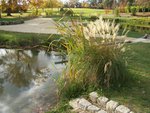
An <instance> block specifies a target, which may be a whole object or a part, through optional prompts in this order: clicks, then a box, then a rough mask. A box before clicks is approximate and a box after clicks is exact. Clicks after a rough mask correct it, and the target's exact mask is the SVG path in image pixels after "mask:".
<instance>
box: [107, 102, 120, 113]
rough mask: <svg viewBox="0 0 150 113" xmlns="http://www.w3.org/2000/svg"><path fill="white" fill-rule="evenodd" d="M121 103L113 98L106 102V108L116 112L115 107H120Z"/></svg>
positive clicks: (111, 112) (110, 111)
mask: <svg viewBox="0 0 150 113" xmlns="http://www.w3.org/2000/svg"><path fill="white" fill-rule="evenodd" d="M118 105H119V103H118V102H116V101H113V100H110V101H109V102H107V104H106V110H107V112H109V113H114V112H115V109H116V108H117V107H118Z"/></svg>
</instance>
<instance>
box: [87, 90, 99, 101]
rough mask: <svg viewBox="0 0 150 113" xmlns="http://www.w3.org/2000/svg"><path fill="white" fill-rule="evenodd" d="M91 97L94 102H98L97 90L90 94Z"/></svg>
mask: <svg viewBox="0 0 150 113" xmlns="http://www.w3.org/2000/svg"><path fill="white" fill-rule="evenodd" d="M89 97H90V100H91V101H92V102H94V103H96V102H97V99H98V94H97V92H92V93H90V94H89Z"/></svg>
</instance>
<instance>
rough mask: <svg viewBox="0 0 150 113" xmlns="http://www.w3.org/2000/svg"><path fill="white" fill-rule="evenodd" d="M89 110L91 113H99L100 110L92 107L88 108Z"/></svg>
mask: <svg viewBox="0 0 150 113" xmlns="http://www.w3.org/2000/svg"><path fill="white" fill-rule="evenodd" d="M87 110H88V111H89V112H91V113H95V112H98V111H99V110H100V108H98V107H97V106H94V105H91V106H89V107H88V108H87Z"/></svg>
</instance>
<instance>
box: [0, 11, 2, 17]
mask: <svg viewBox="0 0 150 113" xmlns="http://www.w3.org/2000/svg"><path fill="white" fill-rule="evenodd" d="M0 18H2V10H1V9H0Z"/></svg>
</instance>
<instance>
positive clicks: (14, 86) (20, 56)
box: [0, 49, 65, 113]
mask: <svg viewBox="0 0 150 113" xmlns="http://www.w3.org/2000/svg"><path fill="white" fill-rule="evenodd" d="M62 59H64V58H62V56H60V55H58V54H57V53H56V52H54V51H52V52H50V53H46V52H45V51H38V50H9V49H0V113H39V112H41V111H42V110H46V109H47V108H49V107H51V106H52V105H53V104H55V103H56V102H57V87H56V84H55V82H54V81H55V80H56V79H57V78H58V76H59V75H60V74H61V72H62V70H63V68H64V67H65V64H61V63H55V62H60V61H62Z"/></svg>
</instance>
